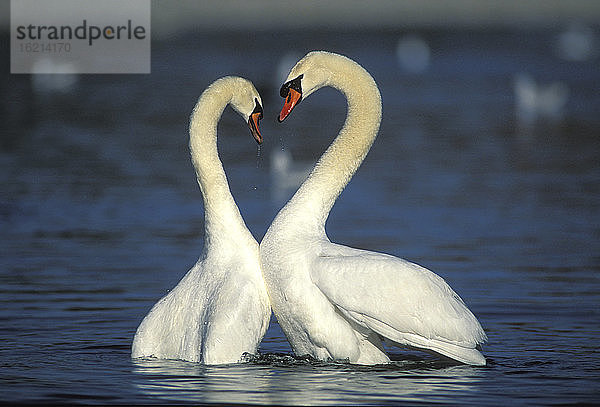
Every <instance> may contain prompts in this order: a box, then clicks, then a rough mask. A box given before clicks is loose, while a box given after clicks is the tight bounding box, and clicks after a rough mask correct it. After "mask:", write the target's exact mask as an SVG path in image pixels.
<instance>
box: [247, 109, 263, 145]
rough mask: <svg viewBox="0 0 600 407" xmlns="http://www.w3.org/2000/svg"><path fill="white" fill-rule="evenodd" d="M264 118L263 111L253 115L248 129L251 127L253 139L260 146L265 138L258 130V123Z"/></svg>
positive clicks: (249, 120)
mask: <svg viewBox="0 0 600 407" xmlns="http://www.w3.org/2000/svg"><path fill="white" fill-rule="evenodd" d="M262 118H263V114H262V111H259V112H256V113H252V114H251V115H250V118H249V119H248V127H250V131H251V132H252V137H254V140H256V142H257V143H258V144H260V143H262V141H263V138H262V136H261V134H260V129H259V128H258V122H259V121H260V119H262Z"/></svg>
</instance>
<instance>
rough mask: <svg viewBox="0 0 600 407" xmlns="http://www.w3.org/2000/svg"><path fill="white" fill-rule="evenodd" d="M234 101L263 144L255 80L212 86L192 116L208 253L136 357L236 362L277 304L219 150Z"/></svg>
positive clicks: (139, 341) (152, 324)
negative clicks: (222, 124)
mask: <svg viewBox="0 0 600 407" xmlns="http://www.w3.org/2000/svg"><path fill="white" fill-rule="evenodd" d="M228 104H231V105H232V107H233V108H234V109H235V110H236V111H237V112H238V113H240V115H242V117H243V118H244V119H245V120H247V121H248V125H249V126H250V127H251V130H252V133H253V135H254V137H255V138H256V139H257V141H258V142H260V141H261V139H260V133H259V132H258V120H259V119H260V118H261V117H262V107H261V99H260V96H259V94H258V92H257V91H256V89H255V88H254V86H253V85H252V83H250V82H249V81H247V80H246V79H243V78H238V77H225V78H221V79H219V80H217V81H215V82H214V83H213V84H212V85H211V86H210V87H208V88H207V89H206V90H205V91H204V93H203V94H202V96H200V99H199V100H198V103H197V104H196V107H195V108H194V112H193V113H192V117H191V120H190V149H191V153H192V161H193V163H194V167H195V169H196V175H197V178H198V183H199V185H200V190H201V191H202V196H203V198H204V210H205V242H204V250H203V252H202V255H201V256H200V259H199V260H198V262H197V263H196V264H195V265H194V266H193V267H192V269H191V270H190V271H188V273H187V274H186V275H185V276H184V277H183V279H182V280H181V281H180V282H179V284H177V286H176V287H175V288H174V289H173V290H172V291H171V292H170V293H169V294H167V295H166V296H165V297H164V298H162V299H161V300H160V301H159V302H158V303H156V304H155V305H154V307H153V308H152V309H151V310H150V312H149V313H148V315H146V317H145V318H144V320H143V321H142V323H141V324H140V326H139V327H138V329H137V332H136V334H135V337H134V340H133V345H132V352H131V355H132V357H134V358H135V357H143V356H148V357H156V358H161V359H181V360H187V361H193V362H202V363H206V364H224V363H236V362H239V361H240V360H241V359H242V355H243V354H244V353H250V354H254V353H256V351H257V349H258V345H259V344H260V341H261V340H262V338H263V336H264V334H265V332H266V330H267V327H268V324H269V318H270V315H271V308H270V305H269V300H268V296H267V292H266V289H265V286H264V283H263V279H262V275H261V269H260V262H259V254H258V243H257V242H256V240H255V239H254V237H252V235H251V234H250V232H249V231H248V229H247V228H246V225H245V224H244V221H243V219H242V217H241V215H240V213H239V210H238V207H237V205H236V204H235V201H234V199H233V197H232V196H231V192H230V191H229V185H228V183H227V178H226V176H225V172H224V170H223V166H222V164H221V161H220V160H219V157H218V152H217V123H218V121H219V119H220V117H221V114H222V113H223V110H224V109H225V107H226V106H227V105H228Z"/></svg>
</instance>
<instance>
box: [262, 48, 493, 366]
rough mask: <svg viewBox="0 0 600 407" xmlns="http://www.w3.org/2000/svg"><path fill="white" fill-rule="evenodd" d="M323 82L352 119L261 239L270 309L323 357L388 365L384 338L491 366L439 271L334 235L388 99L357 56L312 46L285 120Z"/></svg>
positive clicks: (298, 342) (286, 93)
mask: <svg viewBox="0 0 600 407" xmlns="http://www.w3.org/2000/svg"><path fill="white" fill-rule="evenodd" d="M323 86H332V87H334V88H336V89H338V90H340V91H341V92H342V93H343V94H344V95H345V96H346V99H347V102H348V114H347V117H346V122H345V124H344V126H343V128H342V130H341V131H340V133H339V135H338V136H337V137H336V139H335V140H334V141H333V143H332V144H331V145H330V146H329V148H328V149H327V151H326V152H325V153H324V154H323V155H322V156H321V158H320V159H319V161H318V162H317V164H316V165H315V167H314V169H313V171H312V172H311V174H310V175H309V177H308V179H307V180H306V181H304V183H303V184H302V186H301V187H300V189H299V190H298V191H297V192H296V194H295V195H294V196H293V197H292V199H290V201H289V202H288V203H287V204H286V205H285V207H284V208H283V209H282V210H281V211H280V212H279V213H278V214H277V216H276V218H275V220H274V221H273V223H272V224H271V226H270V227H269V229H268V230H267V233H266V234H265V236H264V238H263V240H262V242H261V244H260V256H261V263H262V267H263V276H264V279H265V283H266V286H267V290H268V291H269V298H270V299H271V306H272V308H273V312H274V313H275V316H276V317H277V320H278V321H279V325H280V326H281V328H282V330H283V332H284V333H285V335H286V337H287V339H288V341H289V342H290V344H291V346H292V349H293V350H294V352H295V353H296V354H297V355H310V356H312V357H314V358H317V359H320V360H347V361H349V362H351V363H357V364H378V363H387V362H389V361H390V359H389V358H388V356H387V354H386V352H385V350H384V347H383V343H382V338H384V339H385V340H386V341H388V342H389V343H391V344H394V345H399V346H411V347H415V348H418V349H422V350H428V351H433V352H436V353H438V354H441V355H445V356H447V357H449V358H452V359H455V360H457V361H460V362H463V363H468V364H472V365H485V364H486V361H485V358H484V356H483V355H482V354H481V352H480V351H479V350H478V349H479V345H480V344H481V343H483V342H484V341H486V339H487V337H486V335H485V333H484V332H483V329H482V328H481V325H480V324H479V322H478V321H477V319H476V318H475V316H474V315H473V314H472V313H471V311H469V309H468V308H467V306H466V305H465V303H464V302H463V301H462V300H461V299H460V297H459V296H458V295H457V294H456V293H455V292H454V291H453V290H452V288H450V286H448V284H446V282H445V281H444V280H443V279H442V278H441V277H439V276H437V275H436V274H434V273H432V272H431V271H429V270H427V269H426V268H424V267H421V266H418V265H416V264H413V263H410V262H408V261H406V260H403V259H400V258H398V257H394V256H391V255H388V254H383V253H377V252H372V251H367V250H360V249H354V248H351V247H347V246H342V245H339V244H335V243H332V242H330V241H329V238H328V237H327V234H326V232H325V222H326V220H327V217H328V215H329V211H330V210H331V208H332V206H333V204H334V203H335V201H336V199H337V197H338V196H339V194H340V193H341V192H342V190H343V189H344V187H345V186H346V184H347V183H348V182H349V181H350V178H351V177H352V175H353V174H354V173H355V172H356V170H357V169H358V167H359V165H360V164H361V162H362V161H363V159H364V158H365V156H366V154H367V152H368V151H369V149H370V147H371V144H372V143H373V141H374V139H375V137H376V136H377V132H378V129H379V124H380V121H381V96H380V93H379V89H378V88H377V85H376V84H375V81H374V80H373V78H372V77H371V75H369V73H368V72H367V71H365V70H364V69H363V68H362V67H361V66H360V65H358V64H357V63H356V62H354V61H352V60H350V59H348V58H346V57H343V56H341V55H337V54H332V53H329V52H311V53H309V54H307V55H306V56H305V57H304V58H303V59H301V60H300V61H299V62H298V63H297V64H296V65H295V66H294V67H293V68H292V70H291V72H290V74H289V76H288V78H287V81H286V82H285V84H284V85H283V87H282V88H281V95H282V96H283V97H285V104H284V106H283V109H282V110H281V113H280V115H279V121H282V120H284V119H285V118H286V117H287V116H288V115H289V114H290V112H291V111H292V109H293V108H294V107H295V106H296V105H297V104H298V103H300V101H301V100H304V99H306V98H308V97H309V96H310V95H311V94H312V93H313V92H314V91H316V90H317V89H319V88H321V87H323Z"/></svg>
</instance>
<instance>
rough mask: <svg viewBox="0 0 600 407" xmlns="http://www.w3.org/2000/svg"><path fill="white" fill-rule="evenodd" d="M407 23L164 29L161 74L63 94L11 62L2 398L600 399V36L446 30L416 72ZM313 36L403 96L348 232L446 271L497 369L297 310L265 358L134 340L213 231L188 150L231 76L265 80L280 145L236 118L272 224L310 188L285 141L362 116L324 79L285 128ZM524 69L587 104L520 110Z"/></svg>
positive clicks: (243, 168) (251, 212)
mask: <svg viewBox="0 0 600 407" xmlns="http://www.w3.org/2000/svg"><path fill="white" fill-rule="evenodd" d="M404 34H405V33H404V32H400V31H398V32H391V31H390V32H346V33H329V32H310V33H306V32H276V33H275V32H268V31H265V32H262V33H253V34H248V33H221V34H195V35H187V36H180V37H177V38H173V39H170V40H164V41H162V42H159V41H156V42H154V43H153V47H152V74H151V75H84V76H80V77H73V78H71V79H73V80H74V82H73V85H71V87H68V88H66V89H63V91H58V90H55V91H48V90H44V88H41V87H40V85H39V82H32V80H31V79H32V78H31V77H30V76H29V75H9V74H8V72H7V71H6V69H7V67H6V66H5V65H6V64H3V68H2V69H3V71H2V73H1V75H0V83H1V89H2V94H3V96H4V97H3V98H2V100H1V102H0V103H1V106H2V110H0V113H1V114H2V116H1V118H0V119H1V120H0V121H1V122H2V123H1V124H0V126H1V127H0V130H1V131H2V139H1V141H2V143H1V145H0V168H1V169H2V171H0V180H1V182H2V189H1V190H0V236H1V242H2V243H1V245H2V255H1V257H0V294H1V295H0V304H1V306H0V344H1V345H0V367H1V369H0V394H1V396H0V400H1V401H3V402H25V403H86V404H90V403H101V404H136V403H144V404H145V403H166V402H174V403H208V404H210V403H216V404H220V403H226V402H230V403H261V404H335V405H339V404H361V405H364V404H377V405H380V404H388V403H389V404H397V403H400V402H403V403H408V404H425V403H427V404H431V403H439V404H453V405H467V404H470V405H477V406H481V405H551V404H570V403H598V402H600V385H599V384H600V367H599V363H600V356H599V352H598V351H597V349H596V346H597V342H598V340H599V339H600V323H599V322H600V311H599V307H598V304H599V303H600V273H599V272H600V255H599V249H600V116H598V112H600V70H598V68H597V67H598V62H599V60H598V54H596V55H592V56H590V57H589V59H587V60H584V61H566V60H563V59H560V58H559V56H558V54H557V52H556V49H555V46H556V40H557V37H558V35H559V34H560V30H559V28H558V27H557V30H555V31H554V30H543V31H525V30H524V31H517V32H515V31H477V30H474V31H425V32H422V33H421V35H422V38H423V40H424V41H425V42H426V43H427V44H428V46H429V47H430V59H429V65H428V66H427V67H426V69H425V70H424V71H422V72H416V73H415V72H411V71H407V70H406V69H404V68H403V67H402V66H401V65H399V63H398V59H397V57H396V44H397V41H398V40H399V39H400V38H401V37H402V36H403V35H404ZM596 34H598V30H596ZM1 44H2V53H3V54H4V55H8V42H7V40H6V39H4V40H3V42H2V43H1ZM312 49H327V50H331V51H335V52H339V53H343V54H346V55H348V56H350V57H352V58H353V59H355V60H357V61H358V62H360V63H361V64H362V65H363V66H364V67H365V68H367V70H369V71H370V72H371V73H372V74H373V76H374V77H375V79H376V81H377V83H378V84H379V87H380V89H381V93H382V96H383V103H384V107H383V121H382V126H381V131H380V135H379V137H378V139H377V140H376V142H375V144H374V146H373V148H372V150H371V152H370V153H369V155H368V157H367V159H366V161H365V163H364V164H363V166H362V167H361V168H360V169H359V171H358V173H357V175H356V176H355V177H354V179H353V180H352V182H351V183H350V184H349V186H348V187H347V188H346V190H345V191H344V193H343V194H342V196H341V197H340V199H339V201H338V203H337V204H336V205H335V207H334V209H333V211H332V213H331V216H330V218H329V221H328V225H327V229H328V234H329V236H330V238H331V240H333V241H335V242H339V243H343V244H347V245H351V246H355V247H361V248H365V249H370V250H377V251H382V252H388V253H392V254H395V255H398V256H400V257H404V258H407V259H409V260H411V261H414V262H417V263H419V264H422V265H424V266H426V267H428V268H430V269H432V270H433V271H435V272H436V273H438V274H439V275H441V276H442V277H444V278H445V279H446V281H447V282H448V283H449V284H450V285H451V286H452V287H453V288H454V289H455V290H456V291H457V292H458V293H459V294H460V295H461V296H462V297H463V298H464V299H465V301H466V302H467V304H468V305H469V307H470V309H471V310H472V311H473V312H474V313H475V315H477V317H478V318H479V320H480V322H481V324H482V325H483V327H484V329H485V330H486V332H487V334H488V336H489V343H488V344H487V345H486V346H485V347H484V354H485V356H486V357H487V359H488V366H486V367H470V366H463V365H456V364H453V363H450V362H448V361H443V360H439V359H437V358H435V357H433V356H430V355H427V354H422V353H418V352H407V351H402V350H399V349H393V350H392V351H393V355H392V356H393V359H394V362H393V363H392V364H390V365H387V366H375V367H360V366H352V365H348V364H343V363H321V362H315V361H311V360H307V359H305V358H297V357H294V356H293V355H292V353H291V350H290V347H289V345H288V344H287V342H286V340H285V338H284V336H283V334H282V332H281V330H280V328H279V326H278V325H277V322H276V321H275V319H273V320H272V322H271V326H270V328H269V331H268V332H267V335H266V336H265V338H264V341H263V343H262V344H261V347H260V356H257V357H254V358H249V360H248V362H247V363H244V364H237V365H232V366H218V367H207V366H202V365H198V364H193V363H188V362H181V361H161V360H136V361H132V360H131V359H130V357H129V354H130V345H131V340H132V337H133V334H134V332H135V329H136V328H137V325H138V324H139V322H140V321H141V319H142V318H143V316H144V315H145V314H146V313H147V312H148V310H149V309H150V307H151V306H152V305H153V304H154V303H155V302H156V301H157V300H158V299H159V298H160V297H161V296H163V295H164V294H165V293H166V292H167V291H168V290H169V289H171V288H172V287H173V286H174V285H175V284H177V282H178V281H179V279H180V278H181V277H182V276H183V275H184V273H185V272H186V271H187V270H188V269H189V267H191V265H193V264H194V262H195V261H196V259H197V257H198V256H199V254H200V250H201V248H202V244H203V209H202V201H201V196H200V192H199V190H198V187H197V185H196V181H195V177H194V173H193V169H192V166H191V163H190V160H189V152H188V148H187V123H188V117H189V114H190V112H191V109H192V107H193V106H194V104H195V101H196V99H197V97H198V96H199V94H200V93H201V92H202V90H203V89H204V88H205V87H206V86H207V85H208V84H209V83H210V82H212V81H213V80H214V79H216V78H217V77H220V76H223V75H226V74H238V75H242V76H245V77H247V78H249V79H251V80H253V81H254V82H255V84H256V86H257V88H258V89H259V91H260V92H261V94H262V95H263V101H264V104H265V116H266V117H265V119H264V120H263V121H262V123H261V126H262V132H263V136H264V138H265V142H264V145H263V146H262V147H261V148H260V150H257V147H256V144H255V142H254V141H253V139H252V137H251V136H250V134H249V132H248V130H247V129H246V128H245V125H244V124H243V123H242V121H241V120H240V119H239V117H238V116H237V115H236V114H235V113H233V112H232V111H231V109H228V110H227V111H226V112H225V114H224V116H223V119H222V121H221V123H220V125H219V134H220V136H221V138H220V139H219V148H220V151H221V155H222V158H223V161H224V164H225V168H226V171H227V173H228V176H229V180H230V183H231V189H232V192H233V194H234V195H235V197H236V199H237V202H238V205H239V207H240V210H241V212H242V214H243V215H244V217H245V219H246V222H247V224H248V227H249V228H250V230H251V231H252V232H253V234H254V235H255V236H256V238H257V239H260V238H261V237H262V235H263V234H264V233H265V231H266V229H267V227H268V226H269V224H270V221H271V220H272V219H273V217H274V216H275V214H276V212H277V210H278V209H279V207H281V205H282V204H283V203H284V202H285V197H287V196H289V194H290V193H291V191H289V190H284V191H276V190H275V189H276V185H275V183H274V182H273V179H274V178H273V176H274V175H273V174H272V173H271V170H272V166H271V164H270V157H271V155H272V154H273V153H274V152H275V151H277V150H280V149H282V148H283V149H285V150H286V151H288V152H290V153H291V155H292V156H293V159H294V160H295V165H297V166H298V167H303V166H308V165H311V164H312V163H314V161H315V160H316V158H317V157H318V156H319V155H320V154H321V152H322V151H323V150H324V148H325V147H326V146H327V144H328V143H329V142H331V140H332V139H333V137H334V135H335V134H337V130H338V129H339V127H340V126H341V124H342V122H343V120H344V115H345V105H344V99H343V98H342V97H341V95H339V94H337V93H336V92H334V91H330V90H322V91H319V92H318V93H316V94H314V95H312V96H311V98H310V100H306V101H305V102H303V103H302V104H301V106H300V107H299V108H297V109H296V110H295V111H294V114H293V115H292V116H291V117H290V118H289V119H288V120H286V122H285V123H284V124H278V123H276V120H275V116H276V114H277V113H278V111H279V109H280V106H281V99H280V98H279V96H278V87H279V85H280V81H281V80H280V79H279V78H278V69H279V68H278V64H279V61H280V60H282V59H284V57H285V55H286V54H287V53H290V54H291V55H292V59H293V56H294V55H297V56H298V57H300V56H302V55H304V54H305V53H306V51H309V50H312ZM288 59H289V56H288ZM4 60H5V61H7V60H8V59H7V58H5V59H4ZM520 73H525V74H528V75H530V76H531V77H532V78H533V79H534V80H535V81H536V83H538V84H539V86H550V84H551V83H552V82H561V83H562V84H563V85H564V86H566V87H567V88H568V96H567V98H566V101H565V102H564V106H562V107H561V108H560V109H558V112H555V113H554V115H543V114H538V116H537V119H536V120H534V121H533V122H532V121H527V120H525V119H517V115H516V112H515V106H516V104H517V98H516V96H515V91H514V90H513V83H514V80H515V77H516V76H517V75H518V74H520ZM38 79H40V78H38ZM41 79H42V80H43V81H44V80H51V79H52V78H41ZM46 85H47V86H50V85H52V83H49V84H46ZM47 86H46V87H47ZM56 86H59V85H56ZM529 114H531V112H529ZM534 115H535V113H534ZM275 196H277V197H278V198H275ZM282 197H283V198H282Z"/></svg>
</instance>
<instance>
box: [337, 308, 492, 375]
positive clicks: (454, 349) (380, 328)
mask: <svg viewBox="0 0 600 407" xmlns="http://www.w3.org/2000/svg"><path fill="white" fill-rule="evenodd" d="M342 312H343V313H344V314H345V315H346V316H347V317H349V318H350V319H351V320H353V321H354V322H356V323H358V324H360V325H363V326H365V327H367V328H368V329H371V330H372V331H374V332H377V333H378V334H379V335H381V336H383V337H384V338H385V340H386V341H387V342H391V343H392V344H393V345H396V346H400V347H402V346H408V347H411V348H415V349H419V350H423V351H433V352H435V353H438V354H440V355H443V356H446V357H448V358H451V359H454V360H456V361H458V362H461V363H465V364H468V365H473V366H485V365H486V360H485V357H484V356H483V354H482V353H481V352H480V351H479V350H478V349H477V347H478V346H479V344H480V343H482V342H484V341H485V339H487V338H485V334H484V333H483V331H481V332H479V331H477V332H476V334H475V336H474V337H473V339H472V340H469V341H464V340H462V341H451V340H448V339H444V338H440V339H436V338H428V337H426V336H423V335H419V334H415V333H409V332H400V331H398V330H397V329H395V328H393V327H391V326H389V325H388V324H386V323H384V322H381V321H378V320H377V319H375V318H371V317H369V316H367V315H364V314H360V313H357V312H353V311H347V310H343V309H342Z"/></svg>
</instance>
